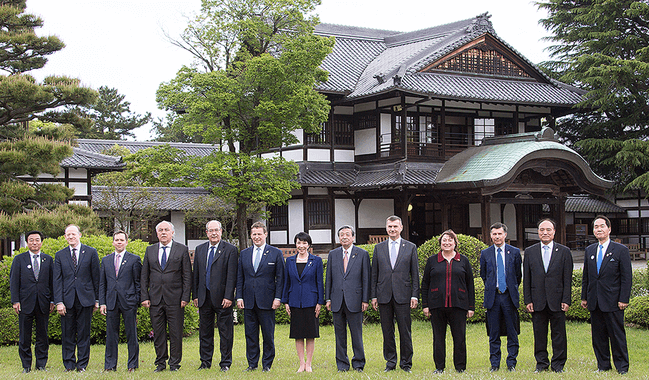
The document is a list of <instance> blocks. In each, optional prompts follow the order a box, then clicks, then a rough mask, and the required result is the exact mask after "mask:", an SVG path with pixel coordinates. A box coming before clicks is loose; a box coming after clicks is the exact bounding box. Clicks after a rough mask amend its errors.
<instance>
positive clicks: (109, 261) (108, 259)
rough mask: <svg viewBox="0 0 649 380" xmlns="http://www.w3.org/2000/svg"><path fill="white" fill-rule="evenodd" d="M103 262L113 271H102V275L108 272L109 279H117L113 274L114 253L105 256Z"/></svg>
mask: <svg viewBox="0 0 649 380" xmlns="http://www.w3.org/2000/svg"><path fill="white" fill-rule="evenodd" d="M104 262H106V264H109V265H110V267H111V268H112V269H113V270H106V269H104V273H106V272H108V275H109V276H110V277H113V278H115V279H117V274H116V273H115V252H113V253H111V254H110V255H108V256H106V258H105V259H104ZM122 262H123V261H122Z"/></svg>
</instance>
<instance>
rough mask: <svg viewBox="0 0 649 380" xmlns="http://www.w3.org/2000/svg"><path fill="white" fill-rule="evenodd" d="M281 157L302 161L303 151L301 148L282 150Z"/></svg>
mask: <svg viewBox="0 0 649 380" xmlns="http://www.w3.org/2000/svg"><path fill="white" fill-rule="evenodd" d="M282 157H284V159H286V160H287V161H296V162H302V161H304V151H303V150H302V148H299V149H291V150H285V151H283V152H282Z"/></svg>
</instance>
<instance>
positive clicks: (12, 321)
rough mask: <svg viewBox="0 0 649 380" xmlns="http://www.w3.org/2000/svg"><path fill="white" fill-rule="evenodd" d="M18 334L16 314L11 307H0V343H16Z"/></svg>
mask: <svg viewBox="0 0 649 380" xmlns="http://www.w3.org/2000/svg"><path fill="white" fill-rule="evenodd" d="M19 335H20V329H19V326H18V314H16V312H15V311H14V309H13V308H12V307H0V345H6V344H16V343H18V337H19Z"/></svg>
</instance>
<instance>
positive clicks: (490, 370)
mask: <svg viewBox="0 0 649 380" xmlns="http://www.w3.org/2000/svg"><path fill="white" fill-rule="evenodd" d="M499 369H500V367H491V368H490V369H489V372H498V370H499Z"/></svg>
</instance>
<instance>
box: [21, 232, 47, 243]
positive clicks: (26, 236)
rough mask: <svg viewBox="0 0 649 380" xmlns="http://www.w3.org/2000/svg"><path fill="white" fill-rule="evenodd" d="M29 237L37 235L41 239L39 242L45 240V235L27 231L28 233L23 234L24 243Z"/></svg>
mask: <svg viewBox="0 0 649 380" xmlns="http://www.w3.org/2000/svg"><path fill="white" fill-rule="evenodd" d="M30 235H38V236H40V237H41V241H43V240H45V235H43V233H42V232H41V231H29V232H28V233H26V234H25V241H27V239H29V236H30Z"/></svg>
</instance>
